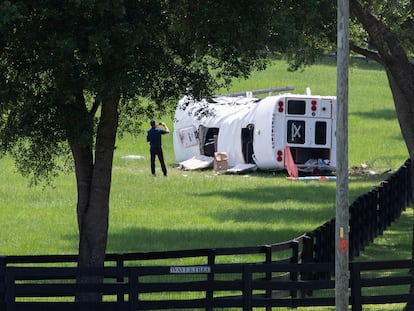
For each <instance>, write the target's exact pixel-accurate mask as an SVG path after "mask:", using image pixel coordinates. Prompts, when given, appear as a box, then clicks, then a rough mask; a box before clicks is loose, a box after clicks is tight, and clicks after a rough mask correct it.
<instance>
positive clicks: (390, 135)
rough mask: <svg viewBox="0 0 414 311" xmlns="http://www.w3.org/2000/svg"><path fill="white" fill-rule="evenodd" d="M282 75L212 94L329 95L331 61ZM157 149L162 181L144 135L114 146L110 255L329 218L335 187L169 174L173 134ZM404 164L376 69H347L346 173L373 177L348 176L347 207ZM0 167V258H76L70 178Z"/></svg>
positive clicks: (205, 242) (239, 240)
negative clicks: (44, 177) (285, 90)
mask: <svg viewBox="0 0 414 311" xmlns="http://www.w3.org/2000/svg"><path fill="white" fill-rule="evenodd" d="M286 69H287V65H286V63H285V62H284V61H281V60H277V61H274V62H273V63H272V66H270V67H269V68H268V69H267V70H266V71H263V72H257V73H253V74H252V77H251V79H249V80H248V81H235V83H234V85H233V87H232V88H231V89H230V90H221V91H220V93H225V92H227V91H228V92H238V91H248V90H257V89H264V88H270V87H282V86H293V87H294V88H295V90H294V91H292V93H300V94H303V93H305V89H306V87H310V88H311V90H312V93H313V94H318V95H335V93H336V82H335V81H336V67H335V64H334V61H333V60H326V61H324V62H323V63H320V64H318V65H315V66H312V67H310V68H307V69H306V70H305V71H303V72H288V71H287V70H286ZM177 100H178V99H177ZM172 119H173V116H166V117H165V118H164V120H163V121H165V122H167V124H168V125H169V127H170V128H171V129H172V128H173V124H172V121H171V120H172ZM146 128H147V125H145V126H144V128H143V129H146ZM163 144H164V154H165V156H166V163H167V165H168V168H169V176H168V177H166V178H165V177H162V176H159V177H156V178H154V177H152V176H151V174H150V169H149V157H148V155H149V154H148V153H149V152H148V144H147V142H146V140H145V135H144V134H142V133H136V135H126V136H125V137H123V138H122V139H120V140H118V142H117V149H116V151H115V157H114V168H113V182H112V191H111V199H110V201H111V202H110V204H111V210H110V228H109V239H108V252H110V253H115V252H129V251H155V250H157V251H162V250H175V249H193V248H206V247H228V246H252V245H262V244H269V243H275V242H282V241H287V240H290V239H292V238H294V237H297V236H300V235H302V234H303V233H305V232H308V231H311V230H313V229H314V228H316V227H318V226H319V225H321V224H323V223H324V222H326V221H327V220H329V219H330V218H332V217H334V215H335V182H332V181H331V182H319V181H308V182H303V181H291V180H288V179H286V173H285V172H278V173H272V172H256V173H251V174H246V175H216V174H215V173H214V172H213V171H212V170H205V171H197V172H188V171H182V170H179V169H177V168H176V164H177V162H176V160H175V157H174V152H173V145H172V135H167V136H165V137H164V141H163ZM131 155H133V156H134V157H133V158H132V159H131V157H128V156H131ZM407 158H408V153H407V151H406V148H405V145H404V142H403V140H402V138H401V134H400V130H399V126H398V122H397V119H396V115H395V111H394V107H393V102H392V97H391V94H390V90H389V87H388V84H387V81H386V76H385V73H384V71H383V70H382V69H381V68H380V67H378V66H376V65H375V64H373V63H365V62H360V61H358V62H355V63H353V65H352V67H351V69H350V94H349V166H350V170H351V167H359V166H360V165H361V164H362V163H365V164H367V165H368V168H369V170H370V171H371V172H372V175H351V178H350V203H351V202H352V200H353V199H354V198H356V197H357V196H358V195H360V194H362V193H364V192H366V191H369V189H371V188H372V187H373V186H374V185H376V184H377V183H378V182H379V181H380V180H382V179H384V178H386V177H387V176H388V173H384V172H386V171H388V170H389V169H391V170H395V169H397V168H398V167H399V166H400V165H401V164H402V163H403V162H404V161H405V160H406V159H407ZM157 164H158V163H157ZM0 168H1V173H0V174H1V175H0V202H1V203H0V205H1V208H0V221H1V226H0V237H1V239H0V255H15V254H72V253H76V252H77V244H78V236H77V224H76V198H77V194H76V184H75V178H74V175H73V174H68V175H61V176H59V177H58V178H57V179H56V180H54V183H53V187H29V186H28V180H27V179H25V178H23V177H21V176H20V175H18V174H17V173H16V172H15V169H14V167H13V162H12V161H11V159H9V158H3V159H1V160H0ZM157 169H159V165H158V167H157ZM159 175H161V174H159ZM407 217H408V216H407ZM404 219H405V218H404ZM409 239H410V236H409V237H406V238H404V241H409ZM403 244H404V245H403V246H401V247H402V248H406V247H407V246H406V245H405V242H404V243H403Z"/></svg>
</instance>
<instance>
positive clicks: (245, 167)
mask: <svg viewBox="0 0 414 311" xmlns="http://www.w3.org/2000/svg"><path fill="white" fill-rule="evenodd" d="M256 169H257V166H256V165H255V164H248V163H247V164H237V165H236V166H234V167H232V168H229V169H228V170H227V171H226V173H231V174H240V173H245V172H251V171H255V170H256Z"/></svg>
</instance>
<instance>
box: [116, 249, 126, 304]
mask: <svg viewBox="0 0 414 311" xmlns="http://www.w3.org/2000/svg"><path fill="white" fill-rule="evenodd" d="M116 267H117V268H123V267H124V254H116ZM116 281H117V282H118V283H123V282H124V277H123V276H118V277H117V278H116ZM116 302H117V303H123V302H125V298H124V294H122V293H118V294H117V295H116Z"/></svg>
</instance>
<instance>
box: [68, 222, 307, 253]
mask: <svg viewBox="0 0 414 311" xmlns="http://www.w3.org/2000/svg"><path fill="white" fill-rule="evenodd" d="M301 234H303V232H300V231H298V230H297V229H295V228H294V226H292V228H284V229H280V230H277V231H275V230H273V229H272V228H270V227H269V228H266V227H265V226H263V227H262V228H260V229H251V228H249V229H248V228H246V229H242V230H237V229H235V230H233V231H229V230H221V229H214V228H207V229H200V230H193V229H162V230H156V229H155V230H152V229H148V228H138V227H137V228H129V229H122V230H118V231H116V232H111V233H110V235H109V239H108V253H114V252H148V251H170V250H186V249H203V248H222V247H247V246H259V245H266V244H272V243H278V242H285V241H289V240H291V239H293V238H295V237H297V236H300V235H301ZM67 238H69V239H73V237H72V236H68V237H67Z"/></svg>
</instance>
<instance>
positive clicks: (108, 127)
mask: <svg viewBox="0 0 414 311" xmlns="http://www.w3.org/2000/svg"><path fill="white" fill-rule="evenodd" d="M118 101H119V98H118V97H117V96H112V95H108V96H106V97H104V98H103V99H102V107H101V117H100V122H99V125H98V130H97V135H96V145H95V162H93V153H92V148H91V147H89V146H84V147H77V146H71V147H72V154H73V157H74V159H75V172H76V179H77V189H78V204H77V216H78V228H79V258H78V267H79V268H81V269H82V268H102V267H103V266H104V261H105V252H106V245H107V236H108V220H109V195H110V188H111V178H112V161H113V153H114V149H115V139H116V131H117V127H118V110H117V108H118ZM78 282H81V283H96V282H98V283H99V282H102V276H99V275H97V276H88V277H82V276H80V277H79V278H78ZM101 298H102V297H101V295H100V294H99V293H90V294H88V293H79V294H77V296H76V300H77V301H89V302H90V301H100V300H101Z"/></svg>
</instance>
